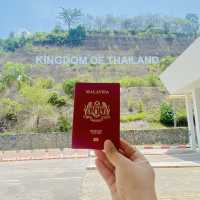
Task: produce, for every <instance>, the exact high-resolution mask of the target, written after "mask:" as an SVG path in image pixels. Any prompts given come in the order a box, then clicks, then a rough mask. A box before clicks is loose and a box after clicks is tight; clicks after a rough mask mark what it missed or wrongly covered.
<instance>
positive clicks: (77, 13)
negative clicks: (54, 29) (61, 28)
mask: <svg viewBox="0 0 200 200" xmlns="http://www.w3.org/2000/svg"><path fill="white" fill-rule="evenodd" d="M81 16H82V12H81V10H80V9H77V8H67V9H66V8H62V11H61V12H60V13H59V18H60V19H61V20H62V21H63V22H64V24H66V25H67V27H68V30H70V29H71V28H72V26H73V25H75V24H77V23H78V22H79V20H80V17H81Z"/></svg>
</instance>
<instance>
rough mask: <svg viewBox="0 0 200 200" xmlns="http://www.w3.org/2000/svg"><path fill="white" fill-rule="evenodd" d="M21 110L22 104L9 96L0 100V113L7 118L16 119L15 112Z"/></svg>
mask: <svg viewBox="0 0 200 200" xmlns="http://www.w3.org/2000/svg"><path fill="white" fill-rule="evenodd" d="M21 110H22V105H21V104H20V103H18V102H16V101H14V100H11V99H9V98H3V99H1V101H0V113H1V114H2V115H3V116H4V117H5V118H6V119H8V120H17V114H18V112H20V111H21Z"/></svg>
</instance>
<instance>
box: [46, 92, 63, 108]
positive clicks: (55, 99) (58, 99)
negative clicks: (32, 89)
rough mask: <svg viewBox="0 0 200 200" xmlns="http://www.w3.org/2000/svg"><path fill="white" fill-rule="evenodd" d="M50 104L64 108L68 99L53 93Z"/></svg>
mask: <svg viewBox="0 0 200 200" xmlns="http://www.w3.org/2000/svg"><path fill="white" fill-rule="evenodd" d="M48 103H50V104H51V105H53V106H57V107H62V106H65V105H66V99H65V98H64V97H63V96H59V95H58V94H57V92H52V93H51V94H50V97H49V100H48Z"/></svg>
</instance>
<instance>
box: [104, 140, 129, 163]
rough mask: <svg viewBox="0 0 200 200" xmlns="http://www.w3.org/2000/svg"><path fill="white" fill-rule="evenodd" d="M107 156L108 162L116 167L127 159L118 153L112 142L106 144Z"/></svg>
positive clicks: (108, 141) (107, 141)
mask: <svg viewBox="0 0 200 200" xmlns="http://www.w3.org/2000/svg"><path fill="white" fill-rule="evenodd" d="M104 150H105V155H106V157H107V158H108V160H109V161H110V162H111V163H112V164H113V166H114V167H116V166H117V164H118V163H119V162H121V161H122V160H123V159H124V158H125V157H124V156H123V155H122V154H120V153H119V152H118V150H117V149H116V147H115V146H114V144H113V143H112V142H111V141H110V140H106V141H105V142H104Z"/></svg>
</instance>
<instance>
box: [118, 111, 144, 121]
mask: <svg viewBox="0 0 200 200" xmlns="http://www.w3.org/2000/svg"><path fill="white" fill-rule="evenodd" d="M145 116H146V113H145V112H142V113H135V114H126V115H121V116H120V121H121V122H131V121H136V120H143V119H144V118H145Z"/></svg>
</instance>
